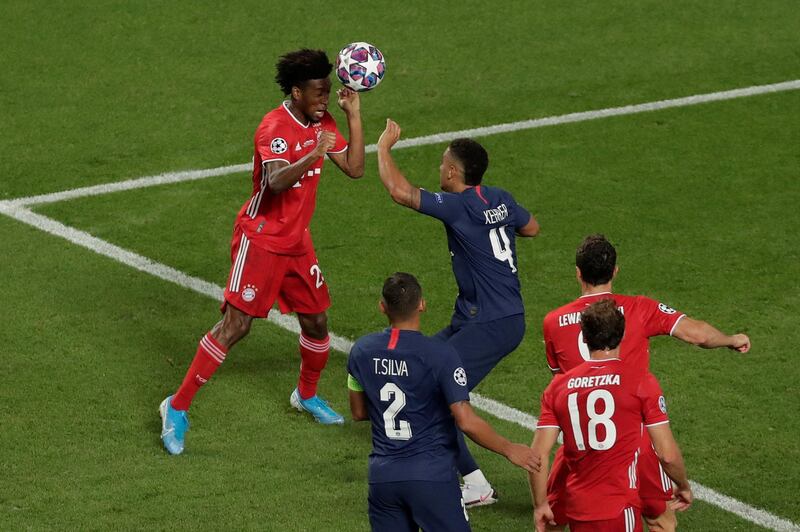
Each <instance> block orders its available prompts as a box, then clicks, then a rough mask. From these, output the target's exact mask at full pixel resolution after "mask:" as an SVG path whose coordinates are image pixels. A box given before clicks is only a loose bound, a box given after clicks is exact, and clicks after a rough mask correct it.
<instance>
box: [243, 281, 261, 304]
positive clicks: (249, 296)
mask: <svg viewBox="0 0 800 532" xmlns="http://www.w3.org/2000/svg"><path fill="white" fill-rule="evenodd" d="M257 291H258V290H256V288H255V287H254V286H252V285H247V286H245V287H244V290H242V299H244V300H245V301H247V302H248V303H250V302H251V301H252V300H254V299H255V298H256V292H257Z"/></svg>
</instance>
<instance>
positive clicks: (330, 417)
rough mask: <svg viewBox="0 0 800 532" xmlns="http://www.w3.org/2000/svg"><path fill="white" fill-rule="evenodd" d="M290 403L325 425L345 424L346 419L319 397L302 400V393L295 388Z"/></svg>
mask: <svg viewBox="0 0 800 532" xmlns="http://www.w3.org/2000/svg"><path fill="white" fill-rule="evenodd" d="M289 403H291V405H292V406H293V407H295V408H296V409H298V410H300V411H301V412H308V413H309V414H311V415H312V416H314V419H316V420H317V421H318V422H319V423H322V424H323V425H342V424H343V423H344V418H343V417H342V416H341V414H338V413H336V411H335V410H334V409H333V408H331V407H330V406H328V403H326V402H325V400H324V399H321V398H320V397H319V396H318V395H315V396H313V397H309V398H308V399H301V398H300V392H298V391H297V388H295V389H294V391H293V392H292V395H291V397H289Z"/></svg>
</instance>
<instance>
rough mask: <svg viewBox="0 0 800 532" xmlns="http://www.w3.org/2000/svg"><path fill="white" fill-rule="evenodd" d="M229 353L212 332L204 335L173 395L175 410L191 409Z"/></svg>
mask: <svg viewBox="0 0 800 532" xmlns="http://www.w3.org/2000/svg"><path fill="white" fill-rule="evenodd" d="M227 354H228V350H227V349H225V348H224V347H222V345H220V343H219V342H217V341H216V340H214V338H213V337H212V336H211V333H208V334H206V335H205V336H203V338H202V340H200V344H199V345H198V346H197V353H196V354H195V355H194V360H192V365H191V366H189V371H187V372H186V377H184V379H183V383H182V384H181V387H180V388H178V391H177V392H176V393H175V395H174V396H173V397H172V408H174V409H175V410H189V406H190V405H191V404H192V399H194V394H196V393H197V390H199V389H200V387H201V386H202V385H204V384H205V383H206V382H207V381H208V379H210V378H211V376H212V375H213V374H214V372H215V371H217V368H218V367H219V366H220V364H222V363H223V362H224V361H225V356H226V355H227ZM317 378H319V377H317Z"/></svg>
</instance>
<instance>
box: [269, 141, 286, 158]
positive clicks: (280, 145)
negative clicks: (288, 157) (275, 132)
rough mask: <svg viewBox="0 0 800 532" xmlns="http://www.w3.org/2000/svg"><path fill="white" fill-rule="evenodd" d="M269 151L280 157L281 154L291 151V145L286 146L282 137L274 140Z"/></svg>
mask: <svg viewBox="0 0 800 532" xmlns="http://www.w3.org/2000/svg"><path fill="white" fill-rule="evenodd" d="M269 149H271V150H272V153H274V154H276V155H280V154H281V153H283V152H285V151H286V150H288V149H289V145H288V144H286V141H285V140H283V139H282V138H280V137H277V138H275V139H272V142H270V143H269Z"/></svg>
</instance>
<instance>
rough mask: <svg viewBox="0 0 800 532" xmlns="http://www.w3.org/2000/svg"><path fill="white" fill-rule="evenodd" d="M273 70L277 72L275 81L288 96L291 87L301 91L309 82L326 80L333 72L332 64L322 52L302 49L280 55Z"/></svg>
mask: <svg viewBox="0 0 800 532" xmlns="http://www.w3.org/2000/svg"><path fill="white" fill-rule="evenodd" d="M275 69H276V70H277V71H278V73H277V74H276V75H275V81H276V82H277V83H278V85H280V87H281V90H282V91H283V93H284V94H289V93H291V92H292V87H300V88H301V89H302V88H303V86H304V85H305V83H306V82H307V81H309V80H312V79H323V78H327V77H328V76H329V75H330V73H331V70H333V64H332V63H331V62H330V61H329V60H328V56H327V55H326V54H325V52H324V51H322V50H311V49H309V48H303V49H301V50H295V51H294V52H289V53H287V54H284V55H282V56H281V57H280V59H278V63H277V64H276V65H275Z"/></svg>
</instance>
